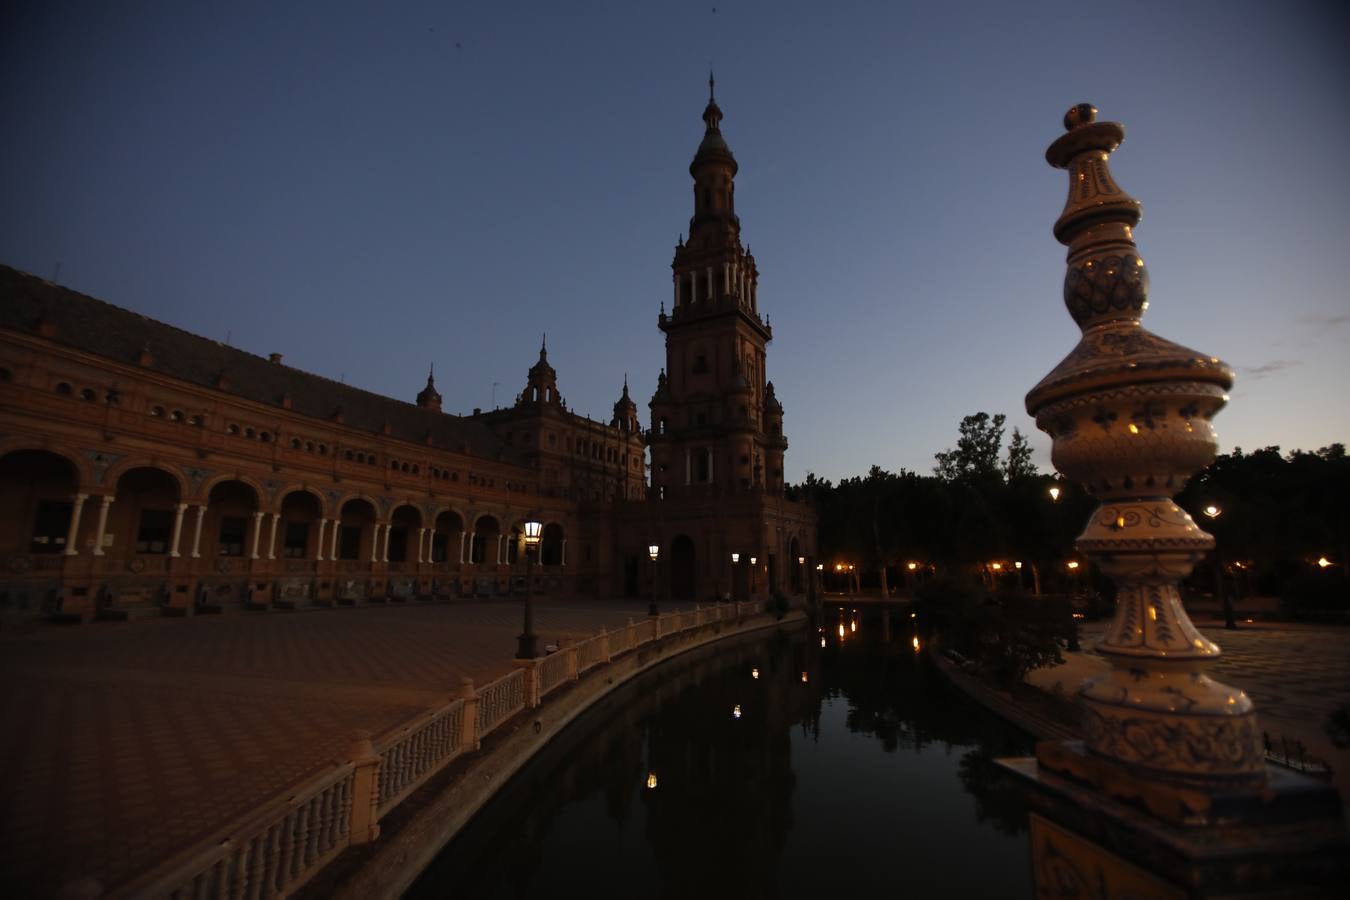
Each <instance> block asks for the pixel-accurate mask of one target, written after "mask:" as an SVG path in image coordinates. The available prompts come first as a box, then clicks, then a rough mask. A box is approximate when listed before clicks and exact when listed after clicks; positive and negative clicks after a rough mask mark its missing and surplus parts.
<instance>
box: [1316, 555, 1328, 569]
mask: <svg viewBox="0 0 1350 900" xmlns="http://www.w3.org/2000/svg"><path fill="white" fill-rule="evenodd" d="M1329 565H1331V560H1329V559H1327V558H1326V557H1325V556H1319V557H1317V567H1318V568H1319V569H1325V568H1326V567H1327V566H1329Z"/></svg>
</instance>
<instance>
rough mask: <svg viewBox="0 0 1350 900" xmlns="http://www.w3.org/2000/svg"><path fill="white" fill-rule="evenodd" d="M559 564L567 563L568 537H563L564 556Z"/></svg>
mask: <svg viewBox="0 0 1350 900" xmlns="http://www.w3.org/2000/svg"><path fill="white" fill-rule="evenodd" d="M558 564H559V565H563V566H565V565H567V538H563V539H562V557H561V559H559V561H558Z"/></svg>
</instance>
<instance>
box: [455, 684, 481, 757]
mask: <svg viewBox="0 0 1350 900" xmlns="http://www.w3.org/2000/svg"><path fill="white" fill-rule="evenodd" d="M459 696H460V699H462V700H463V701H464V718H463V722H462V726H461V728H460V737H459V742H460V747H461V748H463V749H465V750H477V749H478V748H479V747H481V746H482V741H480V740H479V738H478V692H477V691H476V690H474V686H473V679H472V678H461V679H460V681H459Z"/></svg>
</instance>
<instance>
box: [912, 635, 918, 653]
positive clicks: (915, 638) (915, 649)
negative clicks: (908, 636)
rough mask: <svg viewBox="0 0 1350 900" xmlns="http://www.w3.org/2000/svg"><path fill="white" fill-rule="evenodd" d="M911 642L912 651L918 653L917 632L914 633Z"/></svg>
mask: <svg viewBox="0 0 1350 900" xmlns="http://www.w3.org/2000/svg"><path fill="white" fill-rule="evenodd" d="M912 643H913V644H914V652H915V653H918V652H919V636H918V635H917V634H916V635H914V640H913V642H912Z"/></svg>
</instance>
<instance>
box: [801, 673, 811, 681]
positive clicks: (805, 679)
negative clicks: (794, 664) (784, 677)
mask: <svg viewBox="0 0 1350 900" xmlns="http://www.w3.org/2000/svg"><path fill="white" fill-rule="evenodd" d="M809 681H810V679H809V678H807V677H806V673H805V672H803V673H802V684H806V683H807V682H809Z"/></svg>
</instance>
